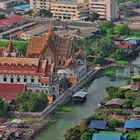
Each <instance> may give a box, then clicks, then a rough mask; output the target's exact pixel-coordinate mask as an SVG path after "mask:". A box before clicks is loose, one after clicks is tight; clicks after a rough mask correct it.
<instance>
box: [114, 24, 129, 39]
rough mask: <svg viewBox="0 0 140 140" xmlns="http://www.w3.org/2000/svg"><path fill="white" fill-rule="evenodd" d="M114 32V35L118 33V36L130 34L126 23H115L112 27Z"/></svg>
mask: <svg viewBox="0 0 140 140" xmlns="http://www.w3.org/2000/svg"><path fill="white" fill-rule="evenodd" d="M114 33H115V34H116V35H119V36H121V35H125V34H127V35H128V34H130V29H129V27H128V25H127V24H120V25H116V26H115V27H114Z"/></svg>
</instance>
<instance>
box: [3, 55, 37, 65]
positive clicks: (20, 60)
mask: <svg viewBox="0 0 140 140" xmlns="http://www.w3.org/2000/svg"><path fill="white" fill-rule="evenodd" d="M38 63H39V59H36V58H18V57H17V58H11V57H0V64H1V65H5V64H8V65H12V64H15V65H19V64H20V65H22V66H24V65H29V66H32V65H35V66H38Z"/></svg>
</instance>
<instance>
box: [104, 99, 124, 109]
mask: <svg viewBox="0 0 140 140" xmlns="http://www.w3.org/2000/svg"><path fill="white" fill-rule="evenodd" d="M123 103H124V100H123V99H120V98H116V99H112V100H110V101H108V102H107V103H106V104H105V106H107V107H110V108H121V107H122V105H123Z"/></svg>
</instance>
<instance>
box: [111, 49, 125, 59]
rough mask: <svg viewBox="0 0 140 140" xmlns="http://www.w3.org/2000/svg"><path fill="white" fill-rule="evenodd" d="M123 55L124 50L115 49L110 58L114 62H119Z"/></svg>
mask: <svg viewBox="0 0 140 140" xmlns="http://www.w3.org/2000/svg"><path fill="white" fill-rule="evenodd" d="M124 55H125V50H124V49H123V48H120V49H117V50H116V52H115V53H113V54H112V55H111V56H110V57H111V58H115V59H116V60H121V59H122V58H123V57H124Z"/></svg>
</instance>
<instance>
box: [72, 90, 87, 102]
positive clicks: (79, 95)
mask: <svg viewBox="0 0 140 140" xmlns="http://www.w3.org/2000/svg"><path fill="white" fill-rule="evenodd" d="M87 94H88V93H87V92H85V91H83V90H80V91H78V92H76V93H75V94H73V95H72V100H73V102H78V103H81V102H84V101H85V100H86V97H87Z"/></svg>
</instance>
